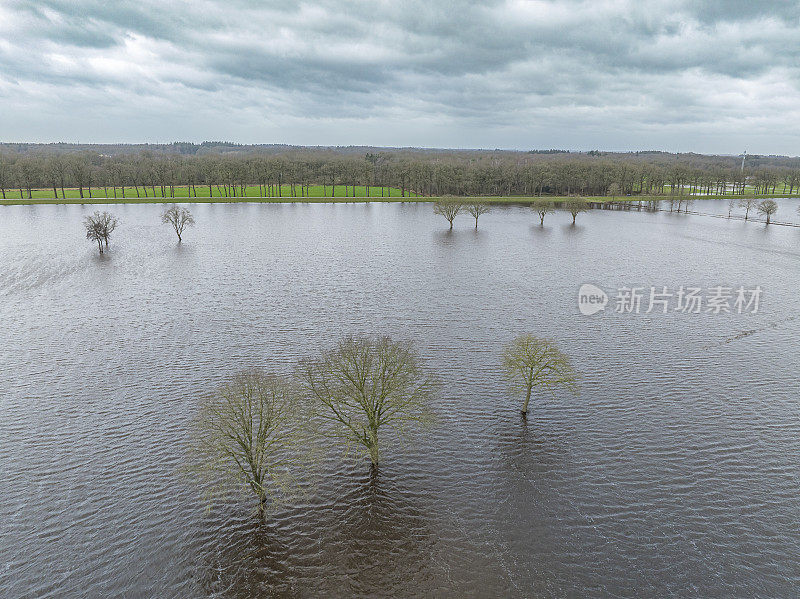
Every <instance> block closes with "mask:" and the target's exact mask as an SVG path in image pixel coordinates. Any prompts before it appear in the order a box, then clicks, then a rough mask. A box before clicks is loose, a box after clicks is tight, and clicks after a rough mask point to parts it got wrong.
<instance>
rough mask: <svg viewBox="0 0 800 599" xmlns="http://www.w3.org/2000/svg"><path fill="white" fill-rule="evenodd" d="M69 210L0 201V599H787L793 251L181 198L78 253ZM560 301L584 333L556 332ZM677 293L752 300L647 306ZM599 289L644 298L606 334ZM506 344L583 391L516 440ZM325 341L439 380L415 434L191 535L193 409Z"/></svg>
mask: <svg viewBox="0 0 800 599" xmlns="http://www.w3.org/2000/svg"><path fill="white" fill-rule="evenodd" d="M699 204H700V202H697V203H696V204H695V206H694V207H693V209H695V210H698V209H699V206H698V205H699ZM796 204H797V202H796V201H791V200H781V206H782V208H781V212H785V214H786V215H789V214H795V213H794V211H795V209H796ZM703 205H704V206H707V208H705V211H707V212H714V213H717V214H725V213H727V203H726V202H722V201H720V202H713V201H711V202H708V203H707V204H705V203H704V204H703ZM94 209H95V207H91V208H90V207H81V206H58V205H52V206H13V207H0V231H2V234H0V267H1V268H0V319H1V320H0V322H2V324H1V325H0V356H2V368H1V369H0V480H2V484H3V490H2V494H1V495H0V594H1V595H3V596H8V597H41V596H52V597H75V596H108V597H113V596H120V597H137V596H153V597H155V596H161V597H169V596H181V597H203V596H208V595H213V596H226V597H227V596H232V597H239V596H240V597H247V596H251V595H253V594H254V593H256V592H261V593H264V594H274V595H281V596H300V597H304V596H320V595H323V596H324V595H341V596H349V595H356V596H366V595H383V596H388V595H394V596H415V595H418V596H453V597H464V596H476V597H485V596H535V597H564V596H639V597H662V596H665V595H669V594H672V595H680V596H683V597H710V596H734V595H735V596H771V597H778V596H783V597H789V596H796V595H797V593H798V588H800V524H798V522H800V463H799V462H798V456H800V395H799V394H798V376H799V375H798V373H800V352H799V351H798V336H799V335H800V318H797V306H798V301H800V300H799V298H798V288H800V285H799V284H800V229H796V228H790V227H779V226H770V227H765V226H764V225H763V224H755V223H745V222H741V221H729V220H727V219H720V218H711V217H705V216H694V215H683V214H681V215H677V214H670V213H663V212H661V213H650V212H623V211H599V210H596V211H592V212H589V213H587V214H581V215H579V217H578V220H577V226H575V227H572V226H570V222H571V217H570V216H569V215H568V214H564V213H557V214H555V215H550V216H548V217H547V220H546V221H545V226H544V228H540V227H539V225H538V218H537V217H536V215H535V214H533V212H532V211H531V210H529V209H527V208H524V207H497V208H494V209H493V211H492V213H490V214H488V215H485V216H482V217H481V220H480V228H479V229H478V230H477V231H476V230H474V228H473V226H474V221H471V220H470V218H469V217H466V216H465V217H462V216H459V217H458V218H457V219H456V225H455V229H454V230H453V231H448V230H447V227H448V225H447V223H446V221H445V220H444V219H442V218H441V217H436V216H435V215H433V214H432V209H431V207H430V206H429V205H425V204H380V203H375V204H335V205H331V204H320V205H306V204H236V205H227V204H210V205H198V206H192V207H191V209H192V211H193V212H194V215H195V219H196V221H197V226H196V227H195V228H194V229H191V230H189V231H188V232H187V233H186V234H185V235H184V242H183V243H182V244H180V245H178V244H177V243H176V240H175V236H174V233H172V232H171V231H170V230H169V229H168V228H167V227H165V226H163V225H161V224H160V219H159V215H160V211H161V209H162V207H161V206H158V205H119V206H112V207H110V208H109V209H110V210H112V211H113V212H114V213H115V214H117V216H118V217H119V219H120V227H119V229H118V231H117V232H116V233H115V236H114V239H113V240H112V243H111V248H110V251H109V252H108V253H107V254H105V255H103V256H100V255H98V254H97V248H96V247H95V246H93V245H92V244H90V243H89V242H87V241H86V240H85V239H84V238H83V231H82V225H81V219H82V217H83V215H84V214H86V213H87V212H90V211H93V210H94ZM101 209H103V208H102V207H101ZM787 218H789V217H787ZM584 283H592V284H594V285H596V286H598V287H600V288H602V289H603V290H605V291H606V292H607V293H608V295H609V297H610V300H609V305H608V306H607V308H606V310H605V311H603V312H600V313H598V314H595V315H593V316H584V315H581V314H580V313H579V311H578V306H577V294H578V289H579V287H580V286H581V285H582V284H584ZM681 286H685V287H686V286H696V287H701V288H703V289H710V288H713V287H716V286H728V287H734V288H737V287H739V286H743V287H745V288H748V289H752V288H755V287H757V286H760V287H761V288H762V290H763V295H762V296H761V302H760V306H759V310H758V311H757V312H756V313H753V312H752V311H747V312H745V313H743V314H738V313H736V311H735V310H734V311H733V313H731V314H725V313H722V314H712V313H701V314H691V313H682V312H680V311H677V310H674V309H673V305H670V308H669V310H668V313H666V314H664V313H662V311H661V310H660V309H657V310H653V311H651V312H650V313H646V308H647V302H646V300H647V299H649V293H650V289H651V287H656V288H658V289H659V290H661V289H662V287H667V288H668V290H671V291H672V292H674V291H677V290H678V289H679V288H680V287H681ZM623 287H641V288H644V289H646V292H645V298H644V299H645V301H643V304H642V309H641V312H640V313H638V314H637V313H627V312H626V313H617V312H616V311H615V297H616V295H617V293H618V290H619V289H620V288H623ZM673 300H674V298H673ZM521 333H533V334H536V335H540V336H548V337H553V338H555V339H556V340H557V341H558V342H559V344H560V345H561V347H562V349H564V350H565V351H566V352H567V353H569V354H570V355H571V356H572V358H573V360H574V364H575V366H576V367H577V369H578V370H579V371H580V373H581V377H582V378H581V392H580V395H579V396H578V397H573V396H569V395H563V396H562V395H558V396H557V397H555V398H547V397H536V398H534V400H533V402H532V406H533V407H532V412H531V414H530V416H529V418H528V420H527V422H523V421H522V419H521V418H520V415H519V400H518V399H517V398H515V397H512V396H511V395H510V394H509V392H508V391H507V388H506V383H505V382H504V380H503V377H502V374H501V372H500V369H499V358H500V353H501V351H502V348H503V345H504V344H505V343H507V342H508V341H509V340H510V339H511V338H513V337H514V336H515V335H518V334H521ZM346 334H366V335H370V334H388V335H391V336H393V337H395V338H399V339H410V340H412V341H413V342H414V343H415V344H416V346H417V348H418V349H419V351H420V353H421V354H422V355H423V357H424V358H425V359H426V361H427V364H428V365H429V367H430V368H431V370H433V371H434V372H435V373H436V374H437V375H438V376H439V378H440V379H441V380H442V383H443V384H442V388H441V392H440V394H439V397H438V399H437V400H436V403H435V411H436V416H437V420H436V423H435V424H434V425H433V426H432V427H431V428H429V429H426V430H422V431H420V432H418V433H417V434H415V435H413V436H412V439H411V441H410V442H409V443H405V444H394V445H392V446H391V447H390V448H387V449H386V451H385V452H384V454H383V457H382V460H383V462H382V465H381V470H380V473H379V476H378V477H377V478H374V479H371V478H370V476H369V466H368V463H367V462H366V461H357V460H354V459H352V458H351V459H348V458H345V457H343V456H341V455H340V453H338V452H335V451H334V452H332V453H331V454H330V455H329V457H328V458H327V460H326V461H325V463H324V464H323V465H322V468H321V473H320V478H319V480H318V481H317V482H316V484H315V485H314V487H313V489H312V492H310V494H308V495H307V496H305V497H304V498H303V499H302V500H301V501H297V502H294V503H290V504H288V505H284V506H282V507H280V508H279V509H277V510H275V511H274V512H273V513H272V514H270V517H269V518H268V521H267V523H266V524H263V525H260V524H259V523H258V520H257V519H256V518H254V516H253V512H252V507H253V506H252V505H251V504H250V503H248V502H246V501H242V502H229V503H226V504H224V505H216V506H214V508H213V509H212V510H211V511H208V510H206V509H205V507H206V504H205V503H204V502H203V500H202V497H201V495H200V491H199V489H198V488H197V487H196V486H195V485H194V484H192V481H191V480H190V479H189V478H188V477H187V476H186V475H185V474H184V473H183V470H182V468H183V466H184V465H185V463H186V451H185V448H186V439H187V435H188V432H189V428H188V427H189V424H190V421H191V419H192V416H193V414H194V412H195V409H196V405H197V398H198V397H199V396H201V395H202V394H204V393H207V392H209V391H211V390H213V388H214V387H215V386H216V385H218V384H219V383H220V382H221V381H222V380H224V379H225V378H226V377H228V376H230V375H231V374H233V373H235V372H236V371H239V370H241V369H243V368H249V367H254V366H264V367H266V368H268V369H270V370H275V371H278V372H291V371H292V368H293V365H294V364H295V362H296V360H297V359H298V358H301V357H303V356H307V355H309V354H315V353H318V352H319V351H321V350H323V349H326V348H329V347H331V346H332V345H333V344H334V343H335V342H336V341H337V340H338V339H339V338H341V337H342V336H343V335H346Z"/></svg>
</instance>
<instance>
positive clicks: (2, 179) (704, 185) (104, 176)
mask: <svg viewBox="0 0 800 599" xmlns="http://www.w3.org/2000/svg"><path fill="white" fill-rule="evenodd" d="M206 144H208V145H204V144H200V145H196V144H171V145H166V146H109V147H108V148H109V150H110V151H109V152H108V153H105V152H102V149H103V147H102V146H91V148H92V149H90V150H85V149H80V148H81V146H70V145H69V144H44V145H28V144H0V192H2V197H3V198H5V197H6V196H7V194H9V193H19V195H20V197H31V192H32V190H33V189H51V190H52V193H53V196H54V197H59V195H60V196H61V197H64V189H65V188H76V189H78V190H79V193H80V197H84V190H86V191H87V193H90V190H91V189H92V188H105V189H106V190H107V191H108V190H111V191H112V193H113V195H114V196H115V197H116V196H117V193H116V191H117V189H119V190H120V194H124V193H126V191H125V189H126V188H127V193H135V194H136V195H137V196H140V197H141V196H143V195H148V194H149V193H150V192H152V193H153V195H156V194H155V190H156V189H158V190H159V194H158V195H160V196H161V197H174V196H175V188H176V187H188V188H189V189H190V192H189V195H190V196H195V197H207V196H218V195H223V196H230V197H240V196H242V195H244V193H245V190H246V189H247V188H248V187H257V188H258V190H259V192H260V195H263V196H281V195H285V194H287V193H288V194H289V195H290V196H291V197H303V196H308V195H309V191H310V188H311V187H312V186H318V185H322V186H325V189H326V193H327V187H328V186H330V188H332V191H333V193H332V194H331V195H335V194H336V187H337V186H341V187H345V188H346V190H345V191H347V190H349V189H350V188H355V187H356V186H364V187H366V188H367V195H368V196H370V195H372V194H371V193H370V189H371V188H372V189H377V190H380V189H388V188H395V189H399V190H400V195H402V196H407V195H418V194H419V195H424V196H446V195H453V196H547V195H555V196H569V195H585V196H604V195H614V196H617V195H631V196H635V195H667V194H672V195H674V194H708V195H716V194H742V195H744V194H745V193H746V192H752V193H758V194H771V193H789V194H791V193H795V192H796V191H800V160H798V159H792V158H786V157H764V156H756V157H751V156H748V157H747V162H746V163H745V167H744V170H742V168H741V158H740V157H739V158H737V157H735V156H704V155H699V154H667V153H663V152H636V153H627V154H620V153H604V152H600V151H597V150H593V151H592V152H588V153H584V152H561V151H555V150H547V151H535V152H509V151H499V150H495V151H481V150H460V151H459V150H416V149H384V150H378V149H374V150H373V149H372V148H367V149H365V148H295V147H290V146H238V145H236V144H225V143H222V142H206ZM187 146H189V148H188V149H187ZM120 148H127V149H128V152H127V153H126V152H119V151H117V150H119V149H120ZM143 148H145V149H143ZM203 148H206V149H209V150H210V151H208V152H201V151H199V150H202V149H203ZM98 149H99V150H101V151H98ZM190 150H192V151H190ZM214 190H216V193H214ZM336 195H341V193H339V194H336ZM374 195H376V196H380V195H382V194H381V192H380V191H377V192H376V193H374Z"/></svg>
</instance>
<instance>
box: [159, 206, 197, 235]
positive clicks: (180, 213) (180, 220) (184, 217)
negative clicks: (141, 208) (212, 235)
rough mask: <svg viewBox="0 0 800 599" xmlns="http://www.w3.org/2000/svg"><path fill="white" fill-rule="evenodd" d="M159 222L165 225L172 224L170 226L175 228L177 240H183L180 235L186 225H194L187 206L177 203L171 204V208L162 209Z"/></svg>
mask: <svg viewBox="0 0 800 599" xmlns="http://www.w3.org/2000/svg"><path fill="white" fill-rule="evenodd" d="M161 222H162V223H164V224H165V225H172V228H173V229H175V234H176V235H177V236H178V242H180V241H182V240H183V239H182V237H181V236H182V235H183V230H184V229H185V228H186V227H193V226H194V218H193V217H192V213H191V212H189V210H188V209H187V208H184V207H183V206H177V205H173V206H172V207H171V208H167V209H166V210H164V212H163V213H162V214H161Z"/></svg>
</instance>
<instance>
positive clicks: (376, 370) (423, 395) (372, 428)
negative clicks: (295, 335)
mask: <svg viewBox="0 0 800 599" xmlns="http://www.w3.org/2000/svg"><path fill="white" fill-rule="evenodd" d="M300 373H301V377H302V379H303V381H304V383H305V386H306V388H307V389H308V392H309V393H310V395H311V397H312V399H313V400H315V402H316V403H317V405H319V406H320V407H321V408H322V409H321V410H320V412H321V416H322V417H323V418H324V419H325V420H326V421H327V422H328V423H329V424H330V425H331V428H330V430H329V433H330V434H332V435H334V436H336V437H339V438H341V439H344V440H345V441H346V443H347V445H348V446H351V445H352V446H355V447H356V448H360V449H361V450H362V451H364V452H365V453H366V454H368V455H369V458H370V460H371V462H372V467H373V468H376V467H377V465H378V461H379V457H380V450H379V438H378V433H379V431H380V429H381V427H393V428H395V429H397V430H399V431H400V432H401V433H402V432H404V431H405V429H406V427H407V426H408V425H409V424H415V423H417V424H418V423H420V422H426V421H429V420H430V418H431V414H430V412H429V409H428V405H429V402H430V399H431V397H432V394H433V390H434V384H433V381H432V379H431V378H430V377H429V376H428V374H427V373H426V372H425V370H424V368H423V366H422V363H421V360H420V358H419V356H418V354H417V353H416V351H415V350H414V349H413V347H412V346H411V344H409V343H403V342H396V341H392V340H391V339H390V338H388V337H381V338H377V339H371V338H352V337H347V338H345V339H343V340H342V341H341V342H339V344H338V345H337V346H336V347H335V348H334V349H332V350H330V351H327V352H325V353H323V354H322V356H321V357H319V358H317V359H308V360H304V361H303V362H302V363H301V365H300Z"/></svg>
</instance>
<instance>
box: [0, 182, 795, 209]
mask: <svg viewBox="0 0 800 599" xmlns="http://www.w3.org/2000/svg"><path fill="white" fill-rule="evenodd" d="M298 190H299V187H298ZM190 191H191V190H190V188H188V187H180V188H179V187H176V188H175V197H172V196H169V195H167V196H166V197H163V196H161V190H160V189H159V188H158V187H156V194H155V196H154V195H153V190H152V189H151V188H148V195H146V196H145V195H144V193H143V192H142V191H141V188H140V189H139V195H138V196H137V195H136V191H135V190H133V188H130V189H127V188H126V190H125V197H124V198H123V197H122V194H121V192H120V189H119V188H117V197H116V198H115V197H114V195H113V193H112V192H111V188H109V197H106V193H105V190H104V189H103V188H100V189H92V195H91V197H89V194H88V191H87V190H84V197H83V198H81V197H80V193H79V191H78V190H77V189H65V190H64V198H62V197H61V190H59V197H58V198H54V197H53V190H52V189H49V190H46V189H36V190H33V191H32V193H31V196H32V197H31V198H28V197H27V193H25V194H23V195H24V196H25V197H22V198H20V197H19V192H18V191H17V193H16V194H12V193H10V192H9V191H8V190H6V199H0V205H4V206H13V205H30V204H165V203H166V204H171V203H197V204H208V203H237V202H255V203H289V202H308V203H326V202H435V201H439V200H458V201H461V202H484V203H487V204H530V203H532V202H535V201H537V200H550V201H553V202H563V201H565V200H568V199H570V198H569V197H566V196H542V197H538V196H489V197H486V196H477V197H447V198H442V197H431V196H419V195H416V194H414V195H410V194H411V192H409V191H406V196H405V197H403V196H402V194H401V191H400V190H399V189H394V188H384V195H383V196H382V195H381V188H378V187H370V195H369V196H367V195H366V188H365V187H363V186H361V187H355V189H354V188H353V187H349V186H348V195H345V188H344V186H343V185H342V186H339V185H337V186H336V195H335V196H331V187H330V186H326V187H324V188H323V186H322V185H312V186H310V187H309V189H308V193H309V196H292V195H291V194H290V190H289V186H286V189H285V192H284V190H282V191H281V196H271V197H262V196H259V193H260V190H259V188H258V186H255V187H248V188H247V189H246V195H244V196H239V195H237V196H235V197H226V196H224V195H220V194H218V193H217V191H218V190H217V189H216V188H213V189H212V191H213V193H214V195H213V196H209V195H208V187H207V186H206V187H204V188H200V187H197V193H198V197H194V196H193V195H190ZM353 191H354V192H355V193H353ZM13 195H16V197H13ZM584 197H585V199H587V200H589V201H591V202H601V203H604V202H633V203H638V202H647V201H651V200H660V201H662V202H668V201H669V200H670V199H671V198H672V199H676V200H677V198H678V197H680V198H681V199H682V200H687V199H690V200H699V201H702V200H720V199H723V200H729V199H735V200H740V199H745V198H755V199H765V198H785V197H800V194H792V195H791V196H790V195H788V194H769V195H766V194H747V195H703V196H689V195H684V196H669V195H666V196H627V197H613V198H612V197H609V196H584Z"/></svg>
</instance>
